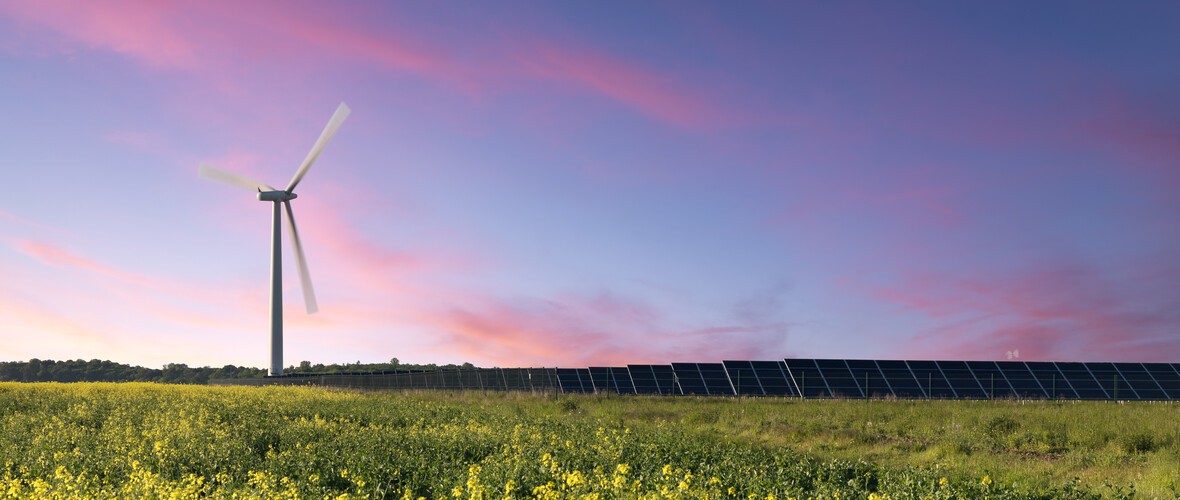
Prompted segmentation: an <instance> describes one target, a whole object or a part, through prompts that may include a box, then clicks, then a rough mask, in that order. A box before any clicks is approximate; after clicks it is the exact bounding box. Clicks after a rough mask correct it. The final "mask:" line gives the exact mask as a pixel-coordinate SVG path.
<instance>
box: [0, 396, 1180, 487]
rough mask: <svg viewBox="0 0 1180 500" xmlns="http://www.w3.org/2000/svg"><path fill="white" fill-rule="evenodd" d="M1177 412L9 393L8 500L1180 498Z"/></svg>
mask: <svg viewBox="0 0 1180 500" xmlns="http://www.w3.org/2000/svg"><path fill="white" fill-rule="evenodd" d="M1177 409H1178V407H1177V406H1176V405H1172V404H1162V403H1125V404H1119V403H1110V402H1069V403H1062V402H1013V401H860V400H808V401H798V400H784V399H733V398H686V397H677V398H654V397H617V396H615V397H600V396H582V397H578V396H560V397H554V396H551V395H533V394H520V393H476V392H468V393H442V392H417V393H350V392H340V391H329V390H321V389H305V388H281V387H267V388H247V387H193V386H188V387H182V386H167V385H154V384H18V383H0V498H3V497H5V496H8V497H11V498H26V497H58V498H70V497H71V496H73V497H78V498H89V497H166V496H171V495H174V494H175V495H178V496H179V497H182V498H184V497H199V496H212V497H226V496H231V495H235V494H236V495H239V496H244V497H252V496H253V497H268V498H273V497H282V496H287V497H291V498H325V497H332V498H335V497H338V496H340V495H345V496H352V497H365V496H369V497H373V498H381V497H402V496H406V495H408V496H410V497H418V496H425V497H428V498H438V497H448V496H449V497H454V496H459V497H464V498H480V497H482V498H491V497H497V498H500V497H505V496H507V497H534V496H536V497H549V498H559V497H580V496H586V495H594V494H597V495H600V496H601V497H602V498H635V497H644V496H647V497H668V496H671V497H676V496H680V497H691V498H727V497H741V498H747V497H748V496H749V495H756V496H758V497H759V498H767V495H773V496H775V497H777V498H789V497H798V498H807V497H816V498H836V497H837V496H838V497H840V498H869V497H871V496H872V495H877V496H881V497H889V498H980V497H988V496H990V497H993V498H1101V497H1128V496H1131V495H1136V496H1138V497H1144V498H1173V497H1175V496H1176V494H1177V488H1178V486H1180V484H1178V483H1180V477H1178V475H1177V472H1176V471H1180V458H1178V457H1180V421H1178V420H1177V419H1176V417H1177V416H1178V415H1180V414H1178V413H1177ZM1075 478H1076V479H1075Z"/></svg>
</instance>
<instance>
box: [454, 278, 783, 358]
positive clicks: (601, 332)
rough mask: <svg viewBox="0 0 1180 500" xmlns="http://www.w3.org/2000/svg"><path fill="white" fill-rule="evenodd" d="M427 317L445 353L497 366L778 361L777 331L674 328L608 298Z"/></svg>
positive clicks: (767, 327)
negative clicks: (441, 335)
mask: <svg viewBox="0 0 1180 500" xmlns="http://www.w3.org/2000/svg"><path fill="white" fill-rule="evenodd" d="M481 304H482V305H480V306H478V307H456V308H453V309H451V310H448V311H445V312H443V313H441V314H438V315H437V316H436V317H434V318H433V321H434V322H435V323H436V326H437V327H438V329H440V330H442V331H444V332H446V333H448V334H449V337H448V339H449V340H448V343H447V345H448V347H449V348H450V349H453V350H457V351H458V352H461V353H464V354H465V355H468V356H474V357H477V358H479V359H488V360H491V361H492V362H496V363H501V364H531V365H548V366H553V365H561V366H590V365H620V364H627V363H667V362H670V361H679V360H683V361H718V360H721V359H728V358H758V357H770V358H776V357H781V356H782V351H781V349H782V345H783V344H784V342H785V336H786V326H785V325H783V324H762V325H736V326H734V325H725V326H710V327H704V328H697V329H677V328H674V327H671V326H669V325H668V323H669V321H668V320H667V319H665V318H663V317H662V315H660V314H659V313H658V311H656V310H655V309H652V308H650V307H648V306H645V305H643V304H641V303H636V302H633V301H627V300H623V299H620V298H618V297H615V296H611V295H598V296H590V297H586V296H565V297H561V298H558V299H554V300H531V301H517V302H514V303H507V302H503V301H487V300H485V301H483V302H481Z"/></svg>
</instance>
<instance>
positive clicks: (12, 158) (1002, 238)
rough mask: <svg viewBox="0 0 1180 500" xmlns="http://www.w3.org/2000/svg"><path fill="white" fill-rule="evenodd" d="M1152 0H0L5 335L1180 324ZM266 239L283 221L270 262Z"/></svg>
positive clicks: (1163, 88) (173, 341) (21, 341)
mask: <svg viewBox="0 0 1180 500" xmlns="http://www.w3.org/2000/svg"><path fill="white" fill-rule="evenodd" d="M1178 24H1180V8H1177V7H1176V6H1175V5H1172V4H1168V3H1151V4H1136V5H1125V4H1124V5H1112V4H1108V3H1097V2H1095V3H1090V2H1039V3H1037V4H1035V5H1030V4H1028V3H1024V2H1012V3H988V4H982V3H981V4H964V3H953V4H948V3H941V2H899V3H890V4H889V5H884V4H878V3H868V2H866V3H859V2H838V3H832V2H824V3H809V4H807V3H786V4H784V3H781V2H765V3H762V2H743V3H740V4H717V3H708V2H650V3H645V4H641V5H635V4H627V3H609V2H608V3H601V2H600V3H592V4H579V3H553V2H535V3H531V2H508V3H497V4H495V5H491V4H480V3H467V4H464V3H425V4H391V3H388V2H353V3H348V4H332V3H326V2H325V3H317V2H281V3H271V2H251V3H249V4H245V5H243V4H240V3H231V2H205V3H150V2H148V3H140V2H93V3H86V4H82V5H77V4H71V3H67V2H54V1H49V2H36V3H29V2H10V1H0V90H2V92H0V107H2V108H3V109H4V115H5V119H4V120H0V134H2V137H4V138H5V139H4V141H3V142H2V143H0V144H3V147H0V172H2V173H3V174H4V176H3V179H4V182H3V183H0V277H2V279H0V335H2V336H3V340H4V341H3V342H0V359H8V360H22V359H29V358H33V357H37V358H42V359H47V358H52V359H66V358H68V359H77V358H83V359H91V358H102V359H112V360H116V361H121V362H128V363H134V364H144V365H149V366H152V365H159V364H163V363H168V362H183V363H188V364H190V365H212V366H220V365H224V364H231V363H232V364H239V365H251V366H264V365H265V364H266V356H267V353H268V350H267V342H268V334H267V287H268V278H267V273H268V259H269V253H268V245H269V239H268V237H269V234H268V230H269V217H270V211H269V207H268V206H266V205H264V204H260V203H259V202H258V201H256V200H255V199H253V197H251V196H249V193H246V192H244V191H240V190H236V189H234V188H232V187H228V186H225V185H222V184H218V183H213V182H209V181H207V180H204V179H200V178H198V177H197V175H196V170H197V166H198V165H199V164H200V163H209V164H212V165H215V166H217V167H219V168H224V169H227V170H231V171H235V172H240V173H242V174H245V175H249V176H251V177H254V178H258V179H260V180H263V181H265V182H269V183H271V184H283V183H285V181H286V180H287V179H289V178H290V175H291V174H292V173H293V171H294V170H295V168H296V167H297V165H298V164H299V162H300V161H301V160H302V159H303V156H304V155H305V154H306V153H307V150H308V148H310V147H311V144H312V142H313V141H314V140H315V138H316V136H317V135H318V134H319V132H320V130H321V129H322V127H323V125H324V123H325V122H326V121H327V119H328V117H329V116H330V115H331V113H332V111H333V110H334V109H335V107H336V105H337V104H339V103H340V102H347V103H348V104H349V106H350V107H351V108H352V110H353V112H352V115H351V116H350V117H349V118H348V121H347V122H346V123H345V124H344V126H343V127H342V129H341V131H340V133H339V134H338V135H337V136H336V138H335V139H334V140H333V141H332V143H331V144H330V145H329V146H328V147H327V149H326V150H325V152H324V154H323V156H321V157H320V159H319V160H318V161H317V163H316V165H315V166H314V168H313V169H312V170H311V172H310V173H309V174H308V176H307V177H306V178H305V180H304V182H303V183H302V184H301V185H300V187H299V195H300V196H299V199H297V200H295V202H294V203H293V206H294V209H295V214H296V218H297V220H298V221H299V224H300V232H301V234H302V237H303V242H304V245H305V247H306V250H307V256H308V260H309V266H310V270H311V275H312V278H313V281H314V283H315V285H316V289H317V292H318V296H319V303H320V307H321V311H320V312H319V313H317V314H315V315H312V316H308V315H306V314H303V313H302V311H301V310H300V304H301V299H300V298H299V291H298V279H297V276H296V274H295V270H294V269H293V267H292V266H290V265H288V267H287V268H286V276H285V295H286V298H287V300H286V312H287V313H286V318H287V319H286V321H287V329H286V333H287V335H286V360H287V362H288V364H291V363H297V362H298V361H300V360H304V359H306V360H311V361H314V362H325V363H331V362H352V361H365V362H376V361H385V360H388V359H389V358H390V357H395V356H396V357H398V358H400V359H401V360H403V361H411V362H438V363H445V362H463V361H471V362H473V363H476V364H480V365H487V366H492V365H499V366H554V365H563V366H587V365H591V364H595V365H599V364H620V363H638V362H671V361H717V360H721V359H739V358H740V359H777V358H782V357H789V356H801V357H875V358H945V359H1001V358H1006V357H1007V355H1008V353H1009V352H1011V351H1019V353H1020V357H1021V359H1030V360H1032V359H1049V360H1120V361H1162V360H1166V361H1174V360H1176V359H1177V357H1178V356H1180V342H1177V336H1178V335H1180V313H1178V312H1177V311H1180V287H1177V286H1176V285H1175V283H1176V282H1177V278H1180V261H1178V260H1177V259H1176V257H1175V256H1176V255H1180V229H1178V228H1180V225H1177V224H1176V222H1175V221H1176V220H1177V218H1178V217H1177V216H1180V203H1178V202H1177V200H1180V196H1177V194H1176V193H1177V188H1180V146H1178V145H1180V91H1178V90H1177V89H1180V65H1178V64H1176V63H1175V61H1174V59H1175V58H1174V54H1175V52H1176V49H1177V48H1180V34H1178V33H1180V30H1177V29H1176V27H1177V25H1178ZM286 260H287V262H288V264H290V263H291V262H293V260H292V259H291V257H290V254H289V249H288V256H287V258H286Z"/></svg>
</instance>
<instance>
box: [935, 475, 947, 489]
mask: <svg viewBox="0 0 1180 500" xmlns="http://www.w3.org/2000/svg"><path fill="white" fill-rule="evenodd" d="M949 482H950V481H947V480H946V476H943V477H941V478H939V479H938V486H939V487H942V488H945V487H946V485H947V483H949Z"/></svg>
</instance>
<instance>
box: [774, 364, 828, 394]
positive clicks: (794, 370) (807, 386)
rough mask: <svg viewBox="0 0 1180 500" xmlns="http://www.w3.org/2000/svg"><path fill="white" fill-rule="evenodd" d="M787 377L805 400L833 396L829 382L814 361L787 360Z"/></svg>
mask: <svg viewBox="0 0 1180 500" xmlns="http://www.w3.org/2000/svg"><path fill="white" fill-rule="evenodd" d="M785 361H786V363H787V375H788V376H790V377H791V381H793V382H794V383H795V387H796V388H798V391H799V393H800V394H802V395H803V397H805V398H828V397H831V396H832V391H831V389H829V388H828V383H827V381H825V380H824V377H823V374H822V373H820V371H819V367H818V366H817V365H816V363H815V360H814V359H787V360H785Z"/></svg>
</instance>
